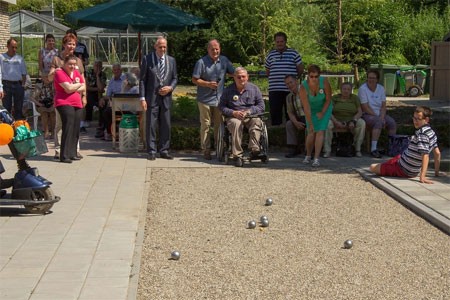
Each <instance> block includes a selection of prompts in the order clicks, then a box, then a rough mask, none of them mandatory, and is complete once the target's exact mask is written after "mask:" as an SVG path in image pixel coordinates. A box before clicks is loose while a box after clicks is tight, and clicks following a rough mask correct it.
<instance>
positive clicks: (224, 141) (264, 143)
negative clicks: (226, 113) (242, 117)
mask: <svg viewBox="0 0 450 300" xmlns="http://www.w3.org/2000/svg"><path fill="white" fill-rule="evenodd" d="M265 116H266V113H263V114H257V115H248V116H247V117H246V118H259V119H261V121H262V126H261V137H260V139H259V149H260V153H259V154H258V156H257V157H252V155H251V154H250V155H248V157H247V160H248V161H249V162H252V161H253V160H260V161H261V162H263V163H268V162H269V136H268V135H267V126H266V123H265V122H264V120H265V119H267V118H266V117H265ZM245 132H246V131H245V130H244V134H245ZM218 136H219V137H218V141H217V143H216V156H217V160H218V161H221V162H224V163H225V164H228V161H229V160H230V158H231V156H232V152H231V142H232V139H231V133H230V132H229V131H228V128H227V123H226V121H224V122H222V123H221V124H220V127H219V134H218ZM242 147H243V149H245V148H247V147H246V146H245V144H243V145H242Z"/></svg>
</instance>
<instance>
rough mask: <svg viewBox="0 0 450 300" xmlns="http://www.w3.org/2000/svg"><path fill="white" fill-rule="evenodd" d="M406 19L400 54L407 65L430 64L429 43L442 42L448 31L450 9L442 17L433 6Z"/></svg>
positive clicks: (449, 26)
mask: <svg viewBox="0 0 450 300" xmlns="http://www.w3.org/2000/svg"><path fill="white" fill-rule="evenodd" d="M408 17H409V20H410V22H408V23H406V24H405V26H404V27H403V34H402V35H401V40H400V45H401V50H402V53H403V54H404V56H405V57H406V59H407V60H408V62H409V64H413V65H416V64H430V58H431V42H432V41H442V38H443V37H444V35H445V34H447V33H448V30H449V29H450V8H449V7H448V8H447V9H446V10H445V11H444V13H443V15H442V16H440V15H439V11H438V7H436V6H435V7H432V8H429V9H422V10H421V11H419V12H418V13H417V14H413V13H411V14H409V16H408Z"/></svg>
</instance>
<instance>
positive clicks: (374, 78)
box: [367, 77, 377, 80]
mask: <svg viewBox="0 0 450 300" xmlns="http://www.w3.org/2000/svg"><path fill="white" fill-rule="evenodd" d="M367 79H373V80H377V78H376V77H367Z"/></svg>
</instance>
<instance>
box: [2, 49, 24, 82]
mask: <svg viewBox="0 0 450 300" xmlns="http://www.w3.org/2000/svg"><path fill="white" fill-rule="evenodd" d="M0 68H1V69H2V80H9V81H21V80H22V76H25V75H27V66H26V64H25V60H24V59H23V57H22V56H20V55H19V54H16V55H14V56H12V57H11V56H9V55H8V53H3V54H0Z"/></svg>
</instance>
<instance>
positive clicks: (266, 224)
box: [261, 219, 269, 227]
mask: <svg viewBox="0 0 450 300" xmlns="http://www.w3.org/2000/svg"><path fill="white" fill-rule="evenodd" d="M261 227H269V220H268V219H264V220H261Z"/></svg>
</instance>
